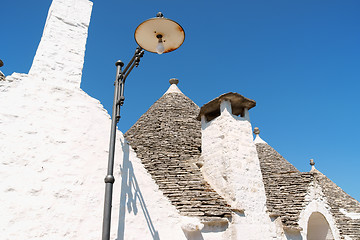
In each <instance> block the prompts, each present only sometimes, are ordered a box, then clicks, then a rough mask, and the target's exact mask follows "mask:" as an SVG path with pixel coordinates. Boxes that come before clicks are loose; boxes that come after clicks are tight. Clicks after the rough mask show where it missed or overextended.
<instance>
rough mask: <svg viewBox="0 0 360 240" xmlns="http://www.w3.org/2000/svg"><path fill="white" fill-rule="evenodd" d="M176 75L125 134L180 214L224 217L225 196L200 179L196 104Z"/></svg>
mask: <svg viewBox="0 0 360 240" xmlns="http://www.w3.org/2000/svg"><path fill="white" fill-rule="evenodd" d="M175 80H176V79H175ZM175 80H174V79H171V80H170V83H171V86H170V88H169V90H168V91H167V92H166V93H165V94H164V95H163V96H162V97H161V98H160V99H159V100H157V101H156V102H155V103H154V104H153V105H152V106H151V107H150V108H149V110H148V111H147V112H146V113H144V114H143V115H142V116H141V117H140V119H139V120H138V121H137V122H136V123H135V124H134V125H133V126H132V127H131V128H130V129H129V130H128V131H127V132H126V133H125V138H126V140H127V141H128V142H129V144H130V146H131V147H132V148H133V149H134V150H135V152H136V154H137V156H138V157H139V158H140V159H141V161H142V163H143V164H144V166H145V168H146V169H147V171H148V172H149V173H150V174H151V176H152V178H153V179H154V180H155V181H156V183H157V184H158V186H159V188H160V189H161V190H162V191H163V193H164V195H165V196H167V197H168V198H169V200H170V201H171V203H172V204H173V205H174V206H175V207H176V208H177V209H178V210H179V211H180V213H181V214H183V215H186V216H197V217H200V218H202V219H203V220H204V221H205V222H206V221H214V220H226V219H225V218H224V217H228V216H230V210H229V208H228V207H227V204H226V202H225V200H223V198H222V197H220V196H219V195H218V194H217V193H216V192H215V191H214V190H212V189H211V188H210V186H209V185H208V184H207V183H206V182H205V181H204V179H203V176H202V173H201V171H200V169H199V167H198V166H197V165H196V163H197V161H198V158H199V157H200V154H201V123H200V122H199V121H197V120H196V119H195V118H196V116H197V114H198V113H199V107H198V106H197V105H196V104H195V103H194V102H193V101H191V100H190V99H189V98H188V97H186V96H185V95H184V94H183V93H181V91H180V90H179V89H178V88H177V86H176V84H177V83H178V80H176V81H175ZM214 209H216V210H214Z"/></svg>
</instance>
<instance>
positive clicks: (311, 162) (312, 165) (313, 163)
mask: <svg viewBox="0 0 360 240" xmlns="http://www.w3.org/2000/svg"><path fill="white" fill-rule="evenodd" d="M310 166H311V170H310V171H314V170H315V162H314V159H310Z"/></svg>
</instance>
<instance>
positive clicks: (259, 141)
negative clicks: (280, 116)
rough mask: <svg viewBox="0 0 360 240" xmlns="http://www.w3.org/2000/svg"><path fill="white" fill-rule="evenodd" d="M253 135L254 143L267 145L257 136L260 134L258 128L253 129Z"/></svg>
mask: <svg viewBox="0 0 360 240" xmlns="http://www.w3.org/2000/svg"><path fill="white" fill-rule="evenodd" d="M254 134H255V140H254V143H255V144H256V143H265V144H267V142H265V141H264V140H262V139H261V137H260V136H259V134H260V129H259V128H258V127H255V128H254Z"/></svg>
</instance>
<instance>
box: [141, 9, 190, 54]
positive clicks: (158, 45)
mask: <svg viewBox="0 0 360 240" xmlns="http://www.w3.org/2000/svg"><path fill="white" fill-rule="evenodd" d="M184 40H185V32H184V29H183V28H182V27H181V26H180V25H179V24H178V23H177V22H175V21H173V20H171V19H168V18H165V17H164V15H163V14H162V13H158V14H157V15H156V17H155V18H150V19H148V20H146V21H144V22H142V23H141V24H140V25H139V26H138V27H137V28H136V30H135V41H136V42H137V44H138V45H139V46H140V47H141V48H143V49H144V50H146V51H148V52H153V53H158V54H162V53H168V52H172V51H174V50H176V49H177V48H179V47H180V46H181V44H183V42H184Z"/></svg>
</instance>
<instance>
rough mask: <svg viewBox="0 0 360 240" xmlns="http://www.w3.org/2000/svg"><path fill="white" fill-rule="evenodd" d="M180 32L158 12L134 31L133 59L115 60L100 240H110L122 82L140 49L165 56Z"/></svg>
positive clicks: (174, 46) (136, 63)
mask: <svg viewBox="0 0 360 240" xmlns="http://www.w3.org/2000/svg"><path fill="white" fill-rule="evenodd" d="M184 39H185V33H184V29H183V28H182V27H181V26H180V25H179V24H178V23H177V22H175V21H173V20H170V19H168V18H164V15H163V14H162V13H161V12H159V13H158V14H157V15H156V17H155V18H150V19H148V20H146V21H144V22H142V23H141V24H140V25H139V26H138V27H137V28H136V30H135V41H136V42H137V44H138V45H139V46H138V47H137V48H136V51H135V53H134V56H133V57H132V58H131V60H130V62H129V63H128V64H127V66H126V67H125V69H124V70H123V69H122V67H123V66H124V63H123V62H122V61H120V60H119V61H117V62H116V63H115V65H116V77H115V83H114V85H115V92H114V101H113V109H112V119H111V130H110V144H109V159H108V169H107V175H106V176H105V179H104V181H105V200H104V216H103V228H102V240H109V239H110V224H111V205H112V204H111V203H112V193H113V184H114V182H115V178H114V175H113V171H114V156H115V140H116V125H117V123H118V122H119V119H120V107H121V106H122V105H123V104H124V100H125V97H124V87H125V81H126V78H127V77H128V75H129V74H130V72H131V71H132V70H133V68H134V67H137V66H139V63H140V59H141V58H142V57H143V55H144V50H146V51H149V52H153V53H158V54H162V53H168V52H171V51H174V50H176V49H177V48H179V47H180V46H181V44H182V43H183V42H184Z"/></svg>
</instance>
